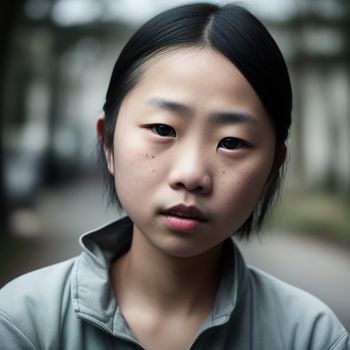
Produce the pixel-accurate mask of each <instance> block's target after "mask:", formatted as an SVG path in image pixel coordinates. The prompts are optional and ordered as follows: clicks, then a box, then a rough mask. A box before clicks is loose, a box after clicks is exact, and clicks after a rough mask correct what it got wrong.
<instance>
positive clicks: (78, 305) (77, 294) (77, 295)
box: [74, 258, 80, 312]
mask: <svg viewBox="0 0 350 350" xmlns="http://www.w3.org/2000/svg"><path fill="white" fill-rule="evenodd" d="M79 265H80V258H79V259H77V266H76V271H75V276H74V286H75V289H76V292H75V295H74V297H75V300H76V301H77V307H78V310H76V311H77V312H80V301H79V284H78V273H79Z"/></svg>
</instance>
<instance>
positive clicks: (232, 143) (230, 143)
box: [218, 137, 245, 150]
mask: <svg viewBox="0 0 350 350" xmlns="http://www.w3.org/2000/svg"><path fill="white" fill-rule="evenodd" d="M244 146H245V144H244V143H243V142H242V141H241V140H240V139H237V138H236V137H225V138H224V139H222V140H221V141H220V142H219V145H218V147H221V148H225V149H231V150H233V149H239V148H242V147H244Z"/></svg>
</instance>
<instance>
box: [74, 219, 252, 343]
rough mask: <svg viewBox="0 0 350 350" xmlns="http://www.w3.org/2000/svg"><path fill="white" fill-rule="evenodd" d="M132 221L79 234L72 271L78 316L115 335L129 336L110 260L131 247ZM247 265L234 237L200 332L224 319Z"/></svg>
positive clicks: (244, 281)
mask: <svg viewBox="0 0 350 350" xmlns="http://www.w3.org/2000/svg"><path fill="white" fill-rule="evenodd" d="M131 232H132V222H131V220H130V219H129V218H128V217H125V218H122V219H120V220H118V221H116V222H113V223H111V224H108V225H106V226H103V227H101V228H99V229H97V230H94V231H91V232H88V233H86V234H84V235H82V236H81V238H80V245H81V247H82V253H81V255H80V256H79V257H78V258H77V261H76V263H75V265H74V271H73V274H72V299H73V307H74V311H75V312H76V313H77V315H78V317H81V318H85V319H87V320H90V321H91V323H94V324H96V325H97V326H99V327H101V328H104V329H106V330H108V331H109V332H110V333H112V334H114V335H116V334H120V333H123V334H124V335H126V336H127V337H131V338H132V334H131V332H130V330H129V329H128V327H127V324H126V322H125V321H124V319H123V317H122V315H121V313H120V310H119V308H118V305H117V303H116V300H115V298H114V295H113V291H112V288H111V284H110V280H109V267H110V264H111V262H112V261H113V260H114V259H116V258H117V257H119V256H121V255H122V254H124V253H125V252H126V251H127V250H128V249H129V247H130V244H131V238H132V233H131ZM247 276H248V272H247V267H246V265H245V262H244V260H243V258H242V255H241V253H240V251H239V250H238V248H237V246H236V244H235V243H234V241H233V239H228V240H227V242H226V245H225V249H224V257H223V264H222V276H221V282H220V285H219V289H218V292H217V296H216V301H215V306H214V309H213V311H212V313H211V314H210V315H209V317H208V318H207V320H206V321H205V322H204V324H203V325H202V327H201V330H200V332H201V331H204V330H205V329H207V328H210V327H213V326H217V325H220V324H223V323H225V322H227V321H228V320H229V319H230V317H231V316H232V314H233V312H234V311H235V309H236V308H237V305H238V304H239V302H240V300H241V298H242V296H243V295H244V290H245V288H246V286H247Z"/></svg>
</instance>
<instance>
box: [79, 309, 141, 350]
mask: <svg viewBox="0 0 350 350" xmlns="http://www.w3.org/2000/svg"><path fill="white" fill-rule="evenodd" d="M76 315H77V317H78V318H79V319H81V320H82V321H84V322H86V323H88V324H90V325H92V326H94V327H96V328H98V329H100V330H101V331H103V332H105V333H107V334H108V335H111V336H112V337H115V338H118V339H120V340H123V341H126V342H129V343H132V344H134V345H136V346H138V347H139V348H140V349H143V350H146V349H145V348H144V347H142V345H141V344H140V343H138V342H137V341H136V340H135V339H133V338H131V337H128V336H126V335H123V334H120V333H117V334H114V333H113V332H112V331H111V330H110V329H109V328H107V327H105V326H103V325H102V324H100V323H99V322H96V321H93V320H91V319H90V318H87V317H85V316H83V315H82V314H80V313H77V314H76Z"/></svg>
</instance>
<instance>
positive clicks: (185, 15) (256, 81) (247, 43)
mask: <svg viewBox="0 0 350 350" xmlns="http://www.w3.org/2000/svg"><path fill="white" fill-rule="evenodd" d="M179 47H210V48H213V49H215V50H217V51H218V52H220V53H221V54H222V55H224V56H225V57H226V58H228V59H229V60H230V61H231V62H232V63H233V64H234V65H235V66H236V67H237V68H238V69H239V70H240V72H241V73H242V74H243V75H244V77H245V78H246V79H247V81H248V82H249V83H250V85H251V86H252V87H253V89H254V90H255V92H256V94H257V95H258V96H259V98H260V100H261V102H262V104H263V106H264V107H265V109H266V111H267V113H268V115H269V117H270V119H271V122H272V124H273V127H274V131H275V137H276V150H275V158H276V157H277V155H278V153H279V151H280V150H281V148H282V147H284V143H285V141H286V139H287V136H288V130H289V127H290V124H291V110H292V91H291V84H290V79H289V74H288V70H287V67H286V64H285V61H284V59H283V56H282V54H281V52H280V50H279V48H278V46H277V44H276V43H275V41H274V39H273V38H272V37H271V35H270V34H269V32H268V31H267V29H266V28H265V27H264V25H263V24H262V23H261V22H260V21H259V20H258V19H257V18H256V17H255V16H254V15H252V14H251V13H250V12H249V11H248V10H246V9H245V8H243V7H241V6H238V5H235V4H229V5H224V6H219V5H216V4H210V3H195V4H189V5H183V6H179V7H176V8H173V9H170V10H167V11H165V12H163V13H160V14H159V15H157V16H155V17H153V18H152V19H150V20H149V21H148V22H146V23H145V24H144V25H143V26H141V27H140V28H139V29H138V30H137V31H136V32H135V34H134V35H133V36H132V37H131V38H130V40H129V41H128V42H127V44H126V45H125V47H124V48H123V50H122V51H121V53H120V55H119V58H118V59H117V61H116V63H115V66H114V69H113V72H112V76H111V80H110V83H109V87H108V90H107V95H106V100H105V103H104V106H103V111H104V117H105V122H104V128H103V134H102V139H101V141H100V146H101V147H100V150H101V157H102V159H103V162H104V165H103V167H104V172H105V176H106V177H105V180H106V185H107V189H108V192H109V195H110V200H111V201H112V202H116V203H117V204H119V206H120V203H119V200H118V198H117V194H116V193H115V184H114V178H113V176H112V175H110V174H109V172H108V169H107V162H106V159H105V156H104V152H103V149H104V148H107V149H109V150H110V151H111V152H112V151H113V136H114V129H115V125H116V120H117V117H118V112H119V109H120V106H121V104H122V101H123V99H124V97H125V96H126V94H127V93H128V92H129V91H130V90H131V89H132V88H133V87H134V86H135V85H136V84H137V82H138V81H139V79H140V77H141V75H142V66H143V63H144V62H145V61H147V60H148V59H149V58H150V57H153V56H154V55H156V54H158V53H161V52H164V51H167V50H169V49H173V48H174V49H175V48H179ZM275 161H277V160H276V159H275ZM277 168H278V167H277ZM271 176H272V178H271V179H270V182H269V184H270V185H269V188H268V190H267V191H266V193H265V196H264V198H263V199H262V200H261V201H259V203H258V204H257V206H256V207H255V209H254V211H253V212H252V213H251V215H250V216H249V218H248V219H247V220H246V221H245V222H244V224H243V225H242V226H241V227H240V228H239V229H238V231H237V232H236V233H235V234H236V235H237V236H239V237H241V238H243V237H246V238H247V237H249V234H250V232H251V231H252V229H253V228H256V229H259V228H260V227H261V225H262V223H263V219H264V217H265V215H266V212H267V210H268V208H269V206H270V205H271V202H272V200H273V198H274V197H275V194H276V192H277V189H278V187H279V184H280V179H281V173H280V171H278V170H276V171H275V172H274V174H272V175H271Z"/></svg>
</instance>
